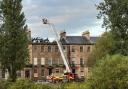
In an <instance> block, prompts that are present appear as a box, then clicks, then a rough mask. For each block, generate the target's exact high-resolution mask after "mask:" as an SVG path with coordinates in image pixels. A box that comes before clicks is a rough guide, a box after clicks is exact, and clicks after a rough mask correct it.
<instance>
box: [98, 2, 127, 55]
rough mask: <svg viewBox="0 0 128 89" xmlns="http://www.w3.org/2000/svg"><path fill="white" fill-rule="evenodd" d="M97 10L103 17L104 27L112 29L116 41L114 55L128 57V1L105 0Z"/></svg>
mask: <svg viewBox="0 0 128 89" xmlns="http://www.w3.org/2000/svg"><path fill="white" fill-rule="evenodd" d="M97 9H98V10H99V15H98V17H99V18H101V17H103V19H104V23H103V26H104V27H106V29H110V32H111V33H112V35H113V37H114V40H115V43H116V44H115V47H114V48H113V50H115V51H114V53H115V54H116V53H120V54H122V55H128V0H104V2H101V3H100V4H99V5H98V6H97Z"/></svg>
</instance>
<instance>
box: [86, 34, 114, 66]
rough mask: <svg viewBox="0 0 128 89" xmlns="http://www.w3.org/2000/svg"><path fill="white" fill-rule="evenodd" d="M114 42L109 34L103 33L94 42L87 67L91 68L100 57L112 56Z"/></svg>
mask: <svg viewBox="0 0 128 89" xmlns="http://www.w3.org/2000/svg"><path fill="white" fill-rule="evenodd" d="M114 47H115V42H114V39H113V36H112V34H111V33H110V32H105V33H104V34H103V35H102V36H101V37H100V38H99V39H98V40H97V42H96V44H95V46H94V48H93V51H92V53H91V54H90V56H89V60H88V66H90V67H91V66H93V65H94V64H95V63H96V61H97V60H100V59H102V57H104V56H106V55H108V54H110V55H112V54H113V51H114V50H113V48H114Z"/></svg>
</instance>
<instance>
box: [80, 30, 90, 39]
mask: <svg viewBox="0 0 128 89" xmlns="http://www.w3.org/2000/svg"><path fill="white" fill-rule="evenodd" d="M82 36H83V37H85V38H86V39H88V40H89V39H90V32H89V31H85V32H83V33H82Z"/></svg>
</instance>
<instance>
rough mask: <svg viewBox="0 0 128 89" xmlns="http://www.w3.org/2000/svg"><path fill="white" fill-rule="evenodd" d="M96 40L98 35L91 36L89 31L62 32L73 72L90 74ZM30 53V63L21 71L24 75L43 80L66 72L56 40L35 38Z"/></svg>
mask: <svg viewBox="0 0 128 89" xmlns="http://www.w3.org/2000/svg"><path fill="white" fill-rule="evenodd" d="M29 37H31V36H29ZM96 40H97V37H90V33H89V32H88V31H87V32H83V34H82V35H81V36H67V35H66V32H61V33H60V41H61V42H62V45H63V51H64V54H65V56H66V59H67V60H68V62H69V65H70V68H71V71H72V73H76V74H78V75H79V77H85V78H86V77H87V76H88V66H87V61H88V57H89V54H90V52H91V51H92V48H93V46H94V43H95V41H96ZM29 53H30V63H29V64H28V65H26V67H25V68H24V70H22V71H21V76H22V77H24V78H30V79H33V80H42V79H46V77H47V76H48V75H51V74H55V73H57V74H63V73H64V70H65V65H64V64H63V60H62V57H61V54H60V52H59V49H58V46H57V43H56V42H55V41H53V42H50V41H49V40H48V39H41V38H34V39H32V42H31V43H30V44H29Z"/></svg>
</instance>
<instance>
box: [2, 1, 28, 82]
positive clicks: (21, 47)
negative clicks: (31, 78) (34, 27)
mask: <svg viewBox="0 0 128 89" xmlns="http://www.w3.org/2000/svg"><path fill="white" fill-rule="evenodd" d="M21 3H22V0H2V1H1V3H0V9H1V16H2V21H3V24H2V26H1V28H0V37H1V38H0V63H1V67H2V69H8V72H9V78H10V80H11V81H15V80H16V75H17V74H16V72H17V71H18V70H20V69H22V68H23V67H24V65H25V64H26V62H27V60H28V39H27V26H26V25H25V16H24V13H23V12H22V4H21Z"/></svg>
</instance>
